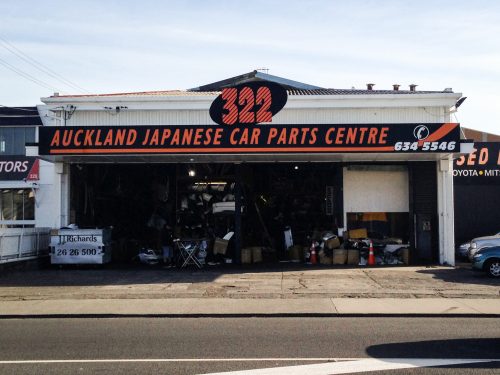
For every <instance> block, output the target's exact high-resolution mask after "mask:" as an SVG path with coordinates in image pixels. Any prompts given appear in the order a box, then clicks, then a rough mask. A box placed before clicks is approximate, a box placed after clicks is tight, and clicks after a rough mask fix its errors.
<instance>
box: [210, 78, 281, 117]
mask: <svg viewBox="0 0 500 375" xmlns="http://www.w3.org/2000/svg"><path fill="white" fill-rule="evenodd" d="M287 99H288V97H287V92H286V90H285V88H283V86H281V85H279V84H277V83H274V82H265V81H262V82H247V83H243V84H240V85H238V86H235V87H230V88H225V89H223V90H222V93H221V94H220V95H219V96H218V97H217V98H216V99H215V100H214V101H213V102H212V105H211V106H210V117H211V118H212V120H213V121H214V122H216V123H217V124H219V125H253V124H258V123H261V122H272V118H273V116H274V115H275V114H276V113H278V112H279V111H280V110H281V109H282V108H283V107H284V106H285V104H286V101H287Z"/></svg>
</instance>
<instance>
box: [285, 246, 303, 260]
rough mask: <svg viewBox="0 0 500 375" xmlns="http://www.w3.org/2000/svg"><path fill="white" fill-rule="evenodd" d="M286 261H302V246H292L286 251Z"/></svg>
mask: <svg viewBox="0 0 500 375" xmlns="http://www.w3.org/2000/svg"><path fill="white" fill-rule="evenodd" d="M288 259H290V260H291V261H295V262H300V261H301V260H303V259H304V251H303V250H302V246H300V245H294V246H292V247H291V248H290V249H289V250H288Z"/></svg>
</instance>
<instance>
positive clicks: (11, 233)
mask: <svg viewBox="0 0 500 375" xmlns="http://www.w3.org/2000/svg"><path fill="white" fill-rule="evenodd" d="M49 244H50V228H2V229H0V263H8V262H16V261H21V260H27V259H35V258H38V257H41V256H46V255H48V254H49Z"/></svg>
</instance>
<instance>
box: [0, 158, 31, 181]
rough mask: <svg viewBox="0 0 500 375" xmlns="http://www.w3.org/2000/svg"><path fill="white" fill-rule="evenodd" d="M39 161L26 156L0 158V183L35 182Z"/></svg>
mask: <svg viewBox="0 0 500 375" xmlns="http://www.w3.org/2000/svg"><path fill="white" fill-rule="evenodd" d="M39 178H40V176H39V160H38V159H37V158H34V157H28V156H0V181H23V180H24V181H35V180H38V179H39Z"/></svg>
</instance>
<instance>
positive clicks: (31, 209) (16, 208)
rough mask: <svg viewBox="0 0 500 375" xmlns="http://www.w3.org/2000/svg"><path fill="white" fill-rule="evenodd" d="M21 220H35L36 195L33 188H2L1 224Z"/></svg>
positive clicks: (0, 204)
mask: <svg viewBox="0 0 500 375" xmlns="http://www.w3.org/2000/svg"><path fill="white" fill-rule="evenodd" d="M19 220H24V221H27V220H35V195H34V194H33V192H32V191H31V189H4V190H1V192H0V224H1V221H19Z"/></svg>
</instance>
